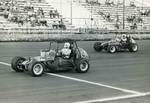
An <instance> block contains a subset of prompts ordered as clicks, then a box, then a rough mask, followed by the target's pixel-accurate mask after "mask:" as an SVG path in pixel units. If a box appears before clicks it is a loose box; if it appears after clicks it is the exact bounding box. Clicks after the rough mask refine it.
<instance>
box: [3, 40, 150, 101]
mask: <svg viewBox="0 0 150 103" xmlns="http://www.w3.org/2000/svg"><path fill="white" fill-rule="evenodd" d="M93 43H94V42H78V44H79V46H80V47H82V48H84V49H85V50H86V51H87V52H88V54H89V55H90V57H91V61H90V71H89V72H88V73H85V74H79V73H76V72H73V71H70V72H61V73H56V74H57V75H60V76H66V77H70V78H77V79H79V80H86V81H88V82H82V81H76V80H73V79H66V78H62V77H59V76H54V75H51V74H45V75H43V76H42V77H37V78H35V77H31V76H30V75H29V74H28V73H16V72H14V71H13V70H11V68H10V67H9V66H7V65H3V64H0V103H71V102H80V101H88V100H97V99H105V98H106V99H107V98H112V97H120V96H126V95H132V93H129V92H127V91H126V92H124V91H123V90H118V89H116V88H109V87H106V86H101V85H95V84H94V83H98V84H104V85H107V86H111V87H117V88H121V89H125V90H132V91H136V92H140V93H147V92H150V41H147V40H145V41H138V44H139V47H140V48H139V51H138V52H137V53H130V52H118V53H115V54H109V53H107V52H101V53H98V52H95V51H94V50H93ZM48 45H49V43H44V42H43V43H40V42H38V43H35V42H32V43H19V42H18V43H0V62H3V63H9V64H10V62H11V59H12V57H14V56H18V55H19V56H25V57H28V56H37V55H39V54H40V53H39V52H40V49H42V48H43V49H44V48H48ZM91 82H92V83H93V84H92V83H91ZM96 103H150V96H149V95H147V96H139V97H135V98H128V99H121V100H120V99H117V100H112V101H104V102H96Z"/></svg>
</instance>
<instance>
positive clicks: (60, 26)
mask: <svg viewBox="0 0 150 103" xmlns="http://www.w3.org/2000/svg"><path fill="white" fill-rule="evenodd" d="M59 29H62V30H66V26H65V24H64V22H63V19H60V21H59Z"/></svg>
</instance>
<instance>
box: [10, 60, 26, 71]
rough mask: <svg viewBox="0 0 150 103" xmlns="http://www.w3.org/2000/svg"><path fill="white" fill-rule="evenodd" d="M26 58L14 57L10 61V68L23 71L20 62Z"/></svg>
mask: <svg viewBox="0 0 150 103" xmlns="http://www.w3.org/2000/svg"><path fill="white" fill-rule="evenodd" d="M25 60H26V59H25V58H23V57H14V58H13V59H12V61H11V68H12V69H13V70H15V71H16V72H23V71H24V67H23V65H22V63H23V62H24V61H25Z"/></svg>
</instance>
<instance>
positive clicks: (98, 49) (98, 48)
mask: <svg viewBox="0 0 150 103" xmlns="http://www.w3.org/2000/svg"><path fill="white" fill-rule="evenodd" d="M101 44H102V43H101V42H95V43H94V46H93V48H94V50H95V51H97V52H100V51H102V47H101Z"/></svg>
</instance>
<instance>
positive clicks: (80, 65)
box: [75, 59, 90, 73]
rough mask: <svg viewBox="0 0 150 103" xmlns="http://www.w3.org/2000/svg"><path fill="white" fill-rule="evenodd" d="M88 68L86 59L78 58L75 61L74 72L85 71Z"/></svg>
mask: <svg viewBox="0 0 150 103" xmlns="http://www.w3.org/2000/svg"><path fill="white" fill-rule="evenodd" d="M89 68H90V64H89V61H87V60H86V59H79V60H77V61H76V69H75V70H76V72H78V73H86V72H87V71H88V70H89Z"/></svg>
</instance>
